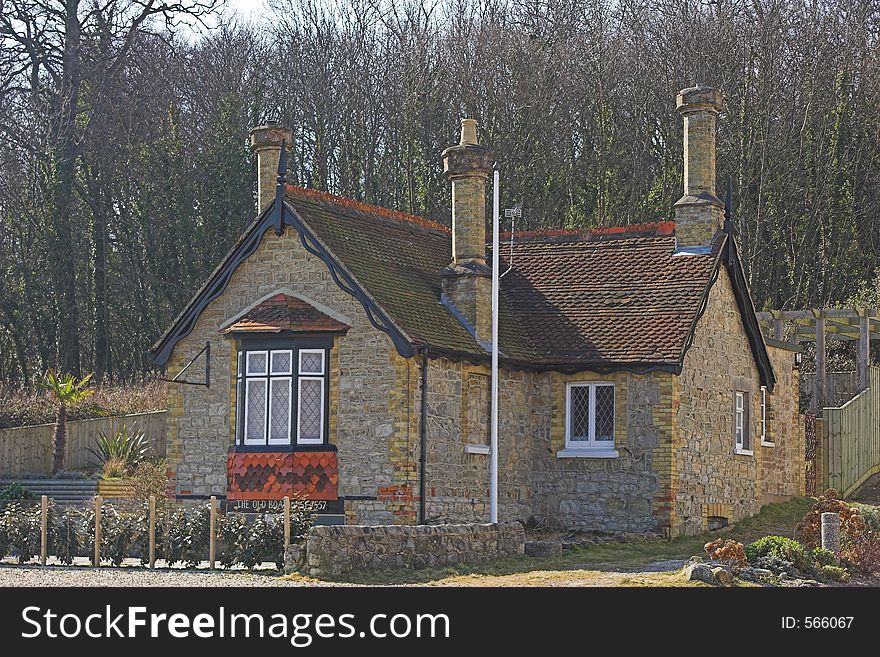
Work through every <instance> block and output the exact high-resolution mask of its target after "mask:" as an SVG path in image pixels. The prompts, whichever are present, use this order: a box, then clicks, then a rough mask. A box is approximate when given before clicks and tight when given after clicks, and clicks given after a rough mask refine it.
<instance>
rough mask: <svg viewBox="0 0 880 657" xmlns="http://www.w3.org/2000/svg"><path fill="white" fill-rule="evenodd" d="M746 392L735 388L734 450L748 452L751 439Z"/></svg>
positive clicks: (750, 448)
mask: <svg viewBox="0 0 880 657" xmlns="http://www.w3.org/2000/svg"><path fill="white" fill-rule="evenodd" d="M747 400H748V394H747V393H745V392H742V391H739V390H737V391H736V396H735V406H734V439H735V451H737V452H741V453H746V454H750V453H751V450H752V439H751V435H750V434H749V408H748V403H747Z"/></svg>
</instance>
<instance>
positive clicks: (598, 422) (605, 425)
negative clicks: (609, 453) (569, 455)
mask: <svg viewBox="0 0 880 657" xmlns="http://www.w3.org/2000/svg"><path fill="white" fill-rule="evenodd" d="M566 397H567V398H566V414H565V416H566V432H565V447H566V449H575V450H576V449H596V448H599V449H612V448H613V447H614V384H612V383H570V384H568V388H567V396H566Z"/></svg>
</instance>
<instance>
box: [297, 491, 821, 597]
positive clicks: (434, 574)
mask: <svg viewBox="0 0 880 657" xmlns="http://www.w3.org/2000/svg"><path fill="white" fill-rule="evenodd" d="M813 503H814V500H812V499H811V498H803V497H801V498H795V499H793V500H790V501H788V502H784V503H782V504H770V505H767V506H765V507H764V508H763V509H762V510H761V512H760V513H758V514H757V515H755V516H753V517H751V518H748V519H746V520H743V521H741V522H739V523H737V524H735V525H733V526H732V527H729V528H727V529H725V530H722V531H720V532H713V533H711V534H710V533H705V534H700V535H698V536H686V537H681V538H675V539H672V540H664V539H648V540H645V541H642V542H633V543H603V544H598V545H590V546H587V547H583V548H579V549H576V550H568V551H565V552H563V553H562V555H561V556H558V557H550V558H543V559H542V558H535V557H515V558H510V559H502V560H498V561H491V562H487V563H482V564H473V565H459V566H455V567H443V568H426V569H424V570H385V571H363V572H352V573H347V574H345V575H343V576H340V577H337V578H333V579H328V580H327V581H333V582H338V583H343V582H345V583H351V584H366V585H383V584H385V585H394V584H433V585H453V586H473V585H482V586H535V585H545V586H546V585H551V586H554V585H555V586H566V585H569V586H571V585H578V586H590V585H595V586H607V585H616V586H622V585H623V586H683V585H694V584H695V583H694V582H685V581H684V580H683V579H682V578H681V573H680V572H677V571H676V572H669V573H650V574H640V573H627V574H623V575H622V574H620V573H619V572H618V571H620V570H626V569H632V568H639V567H642V566H645V565H647V564H650V563H653V562H657V561H668V560H674V559H687V558H689V557H691V556H693V555H695V554H703V546H704V545H705V544H706V543H707V542H709V541H711V540H713V539H714V538H718V537H719V536H721V537H724V538H732V539H734V540H737V541H740V542H742V543H743V544H746V543H750V542H752V541H753V540H755V539H757V538H760V537H761V536H767V535H769V534H776V535H780V536H788V537H793V535H794V527H795V525H796V524H797V523H798V522H799V521H800V520H801V518H803V517H804V515H805V514H806V513H807V512H808V511H809V510H810V509H811V508H812V506H813ZM289 577H291V578H294V579H296V578H299V577H300V576H298V575H292V576H289Z"/></svg>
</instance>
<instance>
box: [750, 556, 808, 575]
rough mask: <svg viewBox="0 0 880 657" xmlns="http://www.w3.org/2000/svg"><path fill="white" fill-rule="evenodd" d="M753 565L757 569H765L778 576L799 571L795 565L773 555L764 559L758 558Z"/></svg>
mask: <svg viewBox="0 0 880 657" xmlns="http://www.w3.org/2000/svg"><path fill="white" fill-rule="evenodd" d="M752 565H753V566H754V567H755V568H763V569H764V570H769V571H771V572H773V573H776V574H777V575H778V574H779V573H793V572H795V571H796V570H797V568H796V567H795V565H794V564H793V563H792V562H791V561H788V560H786V559H783V558H782V557H778V556H776V555H773V554H768V555H765V556H763V557H758V558H757V559H755V561H754V562H752Z"/></svg>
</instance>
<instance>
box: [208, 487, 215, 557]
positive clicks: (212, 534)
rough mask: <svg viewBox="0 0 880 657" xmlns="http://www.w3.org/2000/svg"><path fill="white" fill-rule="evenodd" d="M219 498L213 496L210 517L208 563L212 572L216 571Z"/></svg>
mask: <svg viewBox="0 0 880 657" xmlns="http://www.w3.org/2000/svg"><path fill="white" fill-rule="evenodd" d="M216 528H217V496H216V495H211V513H210V515H209V516H208V531H209V532H210V537H209V539H208V562H209V565H210V567H211V570H214V563H215V556H216V554H217V538H216V537H217V531H216Z"/></svg>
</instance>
